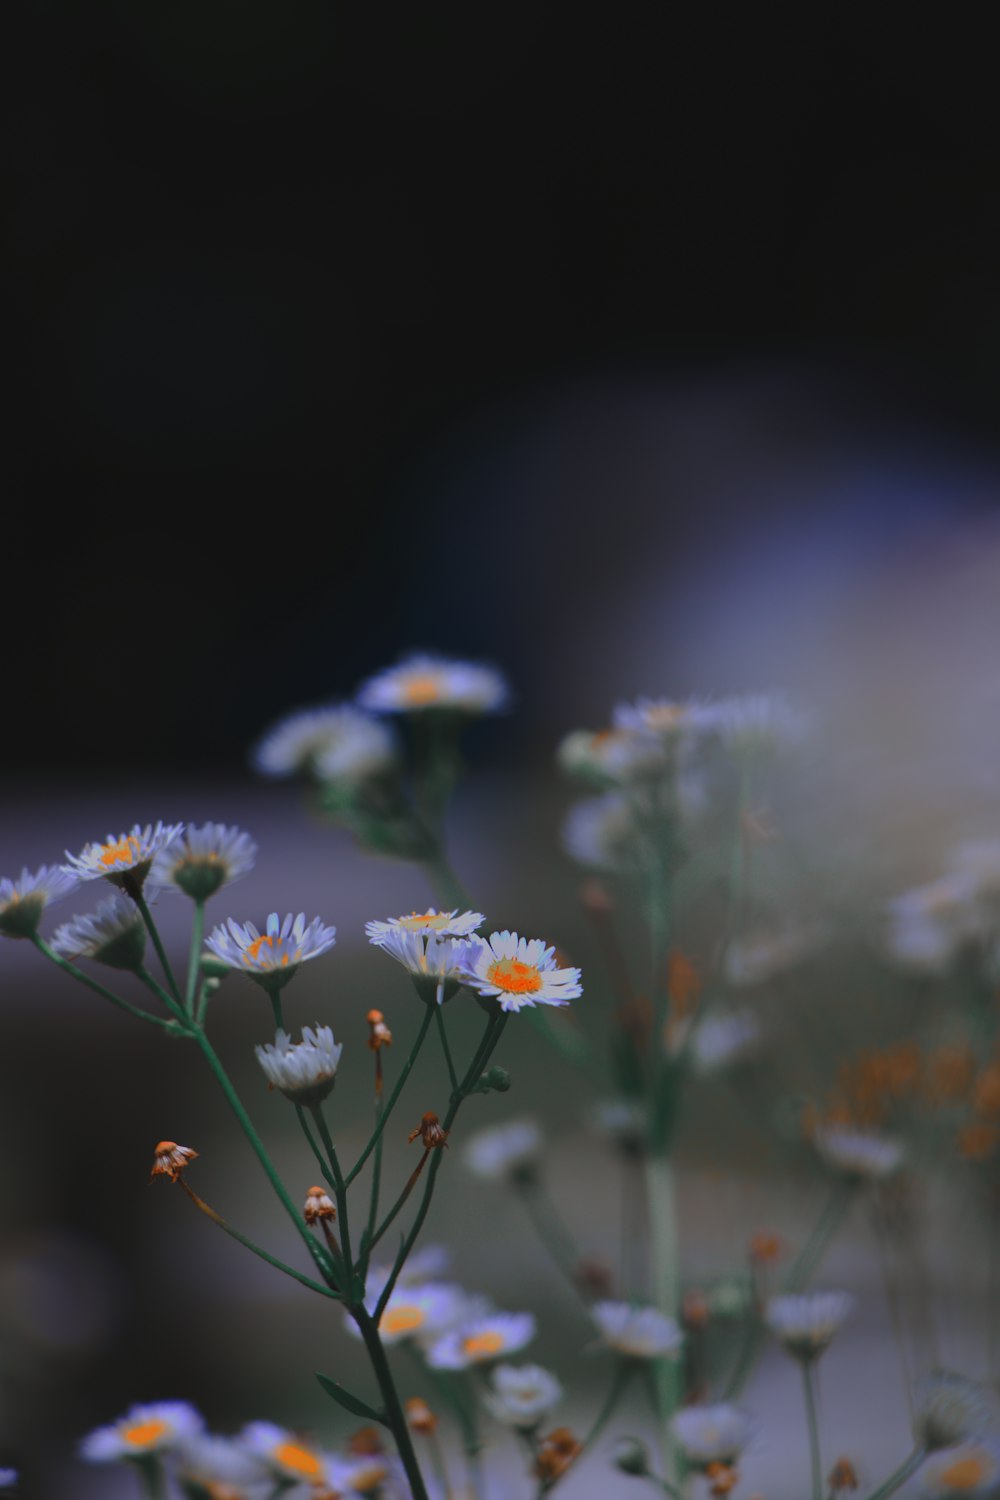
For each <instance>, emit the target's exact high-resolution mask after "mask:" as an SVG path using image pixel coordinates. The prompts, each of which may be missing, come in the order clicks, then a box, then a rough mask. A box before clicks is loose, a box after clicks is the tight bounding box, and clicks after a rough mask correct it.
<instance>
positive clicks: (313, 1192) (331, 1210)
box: [302, 1187, 337, 1224]
mask: <svg viewBox="0 0 1000 1500" xmlns="http://www.w3.org/2000/svg"><path fill="white" fill-rule="evenodd" d="M302 1217H303V1218H304V1219H305V1221H306V1223H307V1224H317V1223H319V1221H320V1219H335V1218H336V1217H337V1210H336V1208H335V1207H334V1203H333V1199H332V1198H331V1197H330V1196H329V1194H328V1193H327V1191H326V1188H324V1187H311V1188H310V1189H309V1191H308V1193H307V1194H306V1201H305V1203H304V1204H303V1206H302Z"/></svg>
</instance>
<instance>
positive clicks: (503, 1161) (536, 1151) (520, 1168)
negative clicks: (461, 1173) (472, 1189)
mask: <svg viewBox="0 0 1000 1500" xmlns="http://www.w3.org/2000/svg"><path fill="white" fill-rule="evenodd" d="M543 1145H544V1139H543V1136H542V1132H541V1128H540V1126H539V1125H537V1124H536V1122H535V1121H534V1120H528V1119H523V1120H508V1121H506V1122H505V1123H504V1124H503V1125H491V1126H490V1127H489V1128H488V1129H487V1130H477V1131H476V1133H475V1135H472V1136H470V1137H469V1139H468V1141H467V1142H466V1143H465V1146H464V1147H463V1150H462V1164H463V1165H464V1166H465V1167H467V1168H468V1170H469V1171H470V1172H472V1173H473V1174H474V1175H475V1176H476V1177H481V1178H483V1179H484V1180H485V1181H486V1182H501V1181H503V1180H504V1179H507V1180H510V1179H511V1178H516V1177H517V1176H519V1175H520V1174H523V1173H524V1172H526V1171H528V1170H530V1169H531V1168H533V1167H534V1165H535V1163H536V1162H537V1161H538V1158H539V1157H540V1156H541V1154H542V1146H543Z"/></svg>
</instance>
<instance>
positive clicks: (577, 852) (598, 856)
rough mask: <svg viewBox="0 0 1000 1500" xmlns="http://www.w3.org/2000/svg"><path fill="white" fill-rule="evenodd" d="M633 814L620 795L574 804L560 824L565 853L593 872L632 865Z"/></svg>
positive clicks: (635, 833) (635, 837)
mask: <svg viewBox="0 0 1000 1500" xmlns="http://www.w3.org/2000/svg"><path fill="white" fill-rule="evenodd" d="M637 840H638V829H637V826H636V813H635V809H634V807H633V806H632V804H631V803H630V802H629V799H628V798H627V797H625V796H624V795H623V794H622V793H621V792H606V793H605V794H604V796H602V797H588V798H587V799H586V800H585V801H583V802H575V803H574V804H573V806H572V807H571V808H570V810H569V812H568V813H567V815H566V820H565V822H564V823H563V830H562V841H563V846H564V848H565V849H566V852H567V853H568V854H570V855H571V856H572V858H573V859H575V860H577V861H578V863H579V864H581V865H589V866H591V867H592V868H594V869H596V870H622V869H625V868H628V867H630V866H631V865H633V864H634V863H635V858H636V851H637Z"/></svg>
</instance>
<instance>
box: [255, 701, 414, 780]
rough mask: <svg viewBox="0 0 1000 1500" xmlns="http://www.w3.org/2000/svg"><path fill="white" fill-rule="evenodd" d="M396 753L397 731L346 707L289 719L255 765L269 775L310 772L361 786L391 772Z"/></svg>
mask: <svg viewBox="0 0 1000 1500" xmlns="http://www.w3.org/2000/svg"><path fill="white" fill-rule="evenodd" d="M396 755H397V751H396V742H395V740H394V738H393V736H392V733H391V731H390V730H389V729H387V728H386V726H385V725H384V724H383V723H382V722H381V721H380V720H379V719H375V718H373V717H372V716H371V714H366V713H362V711H361V710H360V709H359V708H355V706H354V705H353V704H352V703H343V704H336V705H333V706H329V707H324V708H305V709H300V710H298V711H297V712H295V713H292V714H288V715H286V717H285V718H283V719H280V720H279V721H278V723H277V724H275V725H273V726H272V728H271V729H269V730H268V731H267V733H266V734H265V735H264V736H263V738H262V739H261V740H260V741H259V742H258V744H257V745H256V746H255V747H254V750H253V751H252V753H251V761H252V764H253V766H254V769H255V770H257V771H259V772H260V773H261V774H262V775H264V776H294V775H297V774H301V773H309V774H311V775H314V776H318V777H319V778H320V779H321V780H324V781H341V782H351V783H360V782H363V781H367V780H369V779H371V778H372V777H375V776H379V775H381V774H382V773H383V772H385V771H387V770H389V769H390V768H391V767H392V766H393V765H394V764H395V761H396Z"/></svg>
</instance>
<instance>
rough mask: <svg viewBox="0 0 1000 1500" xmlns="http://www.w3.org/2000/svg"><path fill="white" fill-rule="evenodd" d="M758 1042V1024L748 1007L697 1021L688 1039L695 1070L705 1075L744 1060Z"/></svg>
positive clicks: (723, 1069) (733, 1065) (720, 1070)
mask: <svg viewBox="0 0 1000 1500" xmlns="http://www.w3.org/2000/svg"><path fill="white" fill-rule="evenodd" d="M759 1041H760V1026H759V1024H758V1022H757V1018H756V1016H755V1015H754V1014H753V1012H752V1011H750V1010H748V1009H743V1010H730V1011H729V1012H728V1013H722V1012H717V1013H716V1014H714V1015H709V1016H706V1017H705V1019H704V1020H703V1021H700V1022H699V1023H698V1024H697V1025H696V1027H695V1030H694V1035H693V1036H692V1038H691V1061H692V1063H693V1065H694V1068H695V1071H696V1072H697V1073H700V1074H702V1075H703V1076H707V1075H709V1074H712V1073H721V1072H724V1071H725V1069H727V1068H732V1067H735V1066H736V1065H737V1064H738V1063H742V1062H745V1061H746V1060H747V1059H748V1057H749V1056H750V1054H751V1053H752V1052H753V1050H754V1048H755V1047H756V1046H757V1044H758V1043H759Z"/></svg>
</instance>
